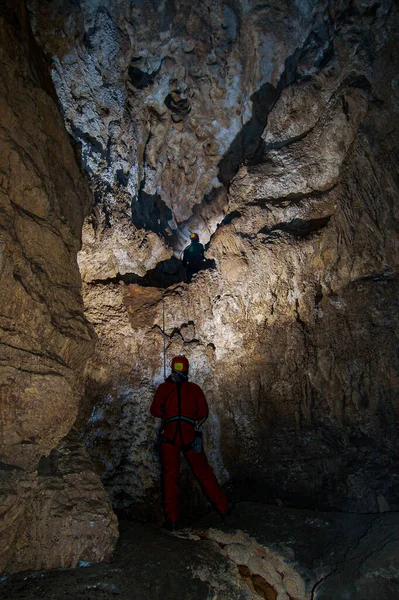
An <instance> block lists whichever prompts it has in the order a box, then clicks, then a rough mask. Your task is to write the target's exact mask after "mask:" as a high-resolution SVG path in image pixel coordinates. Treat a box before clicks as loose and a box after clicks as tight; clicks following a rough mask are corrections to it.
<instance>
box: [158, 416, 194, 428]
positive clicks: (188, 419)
mask: <svg viewBox="0 0 399 600" xmlns="http://www.w3.org/2000/svg"><path fill="white" fill-rule="evenodd" d="M172 421H185V422H186V423H190V425H194V426H195V421H194V420H193V419H190V418H189V417H183V416H179V415H177V416H176V417H169V419H165V421H164V422H163V424H164V425H166V424H167V423H172Z"/></svg>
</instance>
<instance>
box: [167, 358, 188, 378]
mask: <svg viewBox="0 0 399 600" xmlns="http://www.w3.org/2000/svg"><path fill="white" fill-rule="evenodd" d="M170 366H171V368H172V371H177V372H178V373H188V366H189V364H188V360H187V358H186V357H185V356H184V354H180V355H179V356H175V357H174V358H172V362H171V364H170Z"/></svg>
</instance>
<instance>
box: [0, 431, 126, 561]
mask: <svg viewBox="0 0 399 600" xmlns="http://www.w3.org/2000/svg"><path fill="white" fill-rule="evenodd" d="M1 483H2V495H1V496H0V498H1V513H2V528H1V534H2V542H3V546H2V551H1V555H0V568H1V570H3V569H4V570H5V571H7V572H9V573H12V572H16V571H25V570H27V569H36V570H40V569H52V568H59V567H63V568H65V567H75V566H76V565H77V564H78V562H79V561H89V562H98V561H101V560H104V559H108V558H109V557H110V555H111V553H112V551H113V549H114V546H115V543H116V540H117V539H118V524H117V519H116V516H115V515H114V514H113V512H112V510H111V507H110V504H109V499H108V496H107V493H106V491H105V490H104V488H103V486H102V485H101V483H100V480H99V478H98V476H97V475H96V474H95V473H94V470H93V465H92V463H91V461H90V459H89V457H88V456H87V453H86V451H85V450H84V448H83V444H82V442H81V440H80V437H79V435H78V433H77V432H76V431H73V430H72V431H71V432H70V433H69V434H68V435H67V436H66V437H65V438H64V439H63V440H61V442H60V443H59V445H58V447H57V448H55V449H54V450H52V452H51V453H50V455H49V456H48V457H43V458H42V459H41V461H40V463H39V469H38V472H37V473H34V474H33V473H29V474H26V473H23V474H21V472H20V471H18V470H9V471H7V472H6V473H2V481H1ZM3 498H4V500H3ZM27 523H28V524H29V526H28V527H27V526H26V524H27Z"/></svg>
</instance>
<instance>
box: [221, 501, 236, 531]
mask: <svg viewBox="0 0 399 600" xmlns="http://www.w3.org/2000/svg"><path fill="white" fill-rule="evenodd" d="M233 509H234V504H229V510H228V511H226V512H225V513H219V514H220V518H221V519H222V523H223V525H224V526H225V527H236V521H235V519H234V516H233Z"/></svg>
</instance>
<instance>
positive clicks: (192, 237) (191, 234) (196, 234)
mask: <svg viewBox="0 0 399 600" xmlns="http://www.w3.org/2000/svg"><path fill="white" fill-rule="evenodd" d="M190 240H196V241H197V242H198V240H199V235H198V233H190Z"/></svg>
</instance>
